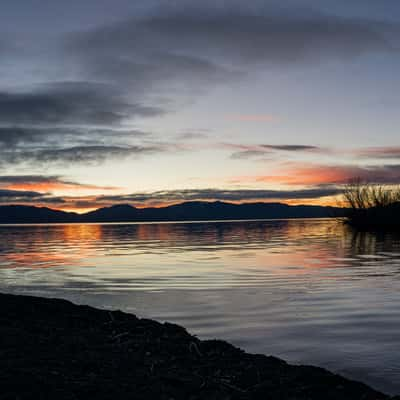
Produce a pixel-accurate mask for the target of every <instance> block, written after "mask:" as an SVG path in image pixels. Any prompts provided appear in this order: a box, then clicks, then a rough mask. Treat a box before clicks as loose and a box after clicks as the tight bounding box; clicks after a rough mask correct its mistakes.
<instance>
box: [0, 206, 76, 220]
mask: <svg viewBox="0 0 400 400" xmlns="http://www.w3.org/2000/svg"><path fill="white" fill-rule="evenodd" d="M79 217H80V215H79V214H75V213H68V212H65V211H59V210H52V209H50V208H46V207H33V206H20V205H11V206H0V223H1V224H30V223H48V222H78V219H79Z"/></svg>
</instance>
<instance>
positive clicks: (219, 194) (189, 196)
mask: <svg viewBox="0 0 400 400" xmlns="http://www.w3.org/2000/svg"><path fill="white" fill-rule="evenodd" d="M338 193H339V189H337V188H335V187H322V188H321V187H320V188H311V189H302V190H250V189H237V190H223V189H186V190H174V191H172V190H171V191H168V190H167V191H156V192H151V193H133V194H128V195H116V196H113V195H111V196H99V197H97V198H96V200H97V201H99V202H111V203H121V202H122V203H126V202H128V203H147V202H156V203H159V202H179V201H193V200H221V201H248V200H271V199H311V198H312V199H314V198H320V197H326V196H333V195H336V194H338Z"/></svg>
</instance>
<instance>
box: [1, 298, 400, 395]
mask: <svg viewBox="0 0 400 400" xmlns="http://www.w3.org/2000/svg"><path fill="white" fill-rule="evenodd" d="M0 304H1V313H0V320H1V323H0V330H1V341H0V354H1V355H2V356H1V358H0V364H1V368H0V387H1V390H2V392H1V395H0V397H1V398H2V399H7V400H8V399H9V400H11V399H12V400H15V399H19V400H26V399H35V400H41V399H49V400H50V399H52V400H54V399H57V400H64V399H65V400H67V399H68V400H72V399H98V400H102V399H112V400H119V399H121V400H122V399H124V400H125V399H139V400H141V399H150V400H151V399H161V400H164V399H165V400H170V399H175V400H190V399H192V400H196V399H198V400H200V399H204V400H206V399H207V400H213V399H215V400H217V399H218V400H219V399H221V400H229V399H241V400H247V399H269V400H275V399H276V400H278V399H279V400H295V399H296V400H306V399H307V400H321V399H325V400H358V399H359V400H389V399H392V400H394V399H397V400H398V399H399V398H398V397H396V398H395V397H393V398H391V397H389V396H386V395H385V394H382V393H379V392H377V391H375V390H373V389H371V388H369V387H368V386H367V385H364V384H362V383H358V382H355V381H351V380H348V379H346V378H343V377H341V376H339V375H335V374H333V373H331V372H329V371H327V370H324V369H322V368H317V367H311V366H293V365H289V364H287V363H286V362H284V361H282V360H280V359H278V358H275V357H269V356H264V355H254V354H247V353H245V352H243V351H242V350H240V349H238V348H236V347H234V346H232V345H231V344H229V343H227V342H224V341H220V340H207V341H205V340H199V339H198V338H197V337H195V336H192V335H190V334H189V333H187V331H186V330H185V329H184V328H182V327H180V326H177V325H173V324H169V323H164V324H161V323H158V322H155V321H152V320H148V319H139V318H137V317H136V316H134V315H131V314H126V313H123V312H121V311H107V310H99V309H95V308H92V307H89V306H77V305H74V304H72V303H70V302H68V301H66V300H58V299H45V298H40V297H29V296H16V295H10V294H0Z"/></svg>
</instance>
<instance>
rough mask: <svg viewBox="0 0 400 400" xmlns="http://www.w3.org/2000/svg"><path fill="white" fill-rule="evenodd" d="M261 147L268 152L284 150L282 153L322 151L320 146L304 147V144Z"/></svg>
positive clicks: (266, 145)
mask: <svg viewBox="0 0 400 400" xmlns="http://www.w3.org/2000/svg"><path fill="white" fill-rule="evenodd" d="M261 147H263V148H265V149H268V150H282V151H321V148H320V147H318V146H310V145H302V144H282V145H272V144H262V145H261Z"/></svg>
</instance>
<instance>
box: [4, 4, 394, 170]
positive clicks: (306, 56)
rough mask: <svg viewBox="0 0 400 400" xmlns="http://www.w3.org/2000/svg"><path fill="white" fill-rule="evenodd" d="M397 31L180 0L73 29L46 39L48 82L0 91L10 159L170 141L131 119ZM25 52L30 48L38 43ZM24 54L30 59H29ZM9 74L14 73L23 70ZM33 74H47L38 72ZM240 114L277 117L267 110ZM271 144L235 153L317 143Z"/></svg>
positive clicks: (78, 157)
mask: <svg viewBox="0 0 400 400" xmlns="http://www.w3.org/2000/svg"><path fill="white" fill-rule="evenodd" d="M275 3H276V2H275ZM145 8H146V7H145ZM391 29H392V27H391V26H390V25H389V24H385V23H381V22H376V21H370V20H365V19H361V18H360V19H356V18H344V17H340V16H335V15H326V14H323V13H318V12H315V11H314V12H310V10H309V9H307V10H306V9H304V10H301V9H300V8H298V7H296V8H293V7H286V8H284V7H280V6H279V7H278V6H277V5H276V4H273V3H271V2H268V3H267V4H266V3H265V2H256V3H252V4H251V5H244V4H243V2H233V3H230V4H229V5H228V4H225V3H223V2H222V3H221V2H212V1H206V2H204V3H203V2H202V4H201V5H193V4H190V3H188V2H181V1H178V2H173V3H171V2H167V3H163V6H160V3H159V2H156V3H155V6H154V7H153V8H152V7H150V8H149V7H147V8H146V11H145V12H144V11H142V12H137V13H136V14H135V15H134V16H132V17H130V18H129V17H128V18H126V19H125V20H124V21H117V22H114V23H112V24H110V25H108V26H102V27H95V28H92V27H91V28H89V29H87V30H85V31H80V32H73V33H69V34H67V36H66V37H65V39H64V40H63V41H62V42H57V43H56V45H57V46H56V47H57V49H56V50H54V49H51V50H43V49H42V50H41V51H43V55H44V56H45V55H46V54H47V55H48V56H49V58H48V59H49V60H51V65H48V64H49V63H48V62H47V63H45V62H44V61H41V62H39V63H38V64H37V55H35V56H34V57H33V61H34V65H33V66H32V69H34V70H35V71H36V69H37V70H40V71H41V72H43V71H45V72H46V74H44V75H40V76H47V79H48V80H49V82H44V83H41V84H36V85H35V86H32V84H30V85H29V86H28V85H27V84H25V86H24V84H22V85H21V86H19V87H18V88H17V87H16V86H15V87H14V88H12V87H8V88H7V89H4V88H3V89H2V90H0V159H1V164H2V165H3V166H4V165H5V164H6V163H9V164H11V163H23V162H30V163H34V162H38V163H46V164H47V163H53V162H59V161H60V160H61V161H68V162H79V163H84V162H88V163H92V162H98V161H99V160H100V161H102V160H105V159H106V158H108V157H125V156H131V155H145V154H153V153H155V152H157V151H166V149H165V148H163V149H158V150H157V149H156V148H154V147H157V146H152V145H148V144H146V143H142V142H140V143H134V144H133V143H132V142H131V138H132V137H131V136H129V135H125V134H124V132H123V131H124V130H127V129H126V126H129V125H128V124H131V123H132V121H135V120H137V119H140V118H146V117H148V118H154V117H160V116H163V115H164V114H165V113H168V112H171V111H176V110H177V109H180V108H181V107H182V106H184V105H185V104H187V103H188V101H189V102H190V101H192V99H196V98H198V97H199V96H201V95H202V93H203V92H204V91H206V90H209V89H212V88H214V87H215V86H216V85H220V84H224V83H226V82H232V80H237V79H238V78H241V77H243V76H245V75H246V74H251V73H252V72H257V71H258V70H260V69H262V68H264V67H265V66H266V65H279V66H281V65H292V64H293V63H299V62H301V63H310V62H316V61H317V62H319V61H320V60H325V59H326V60H330V59H332V58H333V59H342V60H346V59H349V58H352V57H354V56H357V55H359V54H364V53H368V52H377V51H392V50H393V46H392V44H391V43H390V41H389V39H388V35H387V33H388V31H391ZM54 40H55V41H57V40H58V38H57V39H54ZM29 42H30V41H29V40H28V41H27V42H24V43H29ZM24 43H22V44H21V46H22V47H23V45H24ZM36 46H37V48H39V47H40V45H38V44H35V49H36ZM0 47H1V43H0ZM25 50H26V54H27V57H28V58H29V57H31V56H32V51H29V49H25ZM0 51H1V50H0ZM18 51H19V52H20V53H19V55H17V56H15V57H17V58H15V60H19V62H21V60H22V59H23V56H24V55H23V54H22V53H23V51H24V49H23V48H18ZM46 51H47V53H46ZM21 52H22V53H21ZM55 52H57V58H56V57H55ZM40 54H42V53H40ZM13 57H14V56H13ZM21 57H22V58H21ZM12 60H13V59H11V61H12ZM43 60H46V57H43ZM25 61H26V62H25V65H28V66H29V65H30V63H29V59H26V60H25ZM11 64H13V63H12V62H11V63H10V65H11ZM23 67H24V66H23ZM21 68H22V67H21ZM21 70H23V68H22V69H21ZM49 71H50V72H49ZM6 72H7V73H8V75H9V76H12V77H13V78H14V79H15V77H16V76H17V75H18V73H16V75H13V72H12V71H11V72H10V71H6ZM24 76H25V75H24ZM31 80H32V81H33V79H31ZM34 80H35V82H37V81H38V79H37V78H36V75H35V79H34ZM238 117H239V118H241V119H244V120H260V119H262V120H269V119H270V116H269V115H257V114H255V115H247V114H244V115H239V116H238ZM110 132H111V133H112V132H114V133H115V134H116V135H115V136H113V135H112V134H110ZM136 138H138V136H136ZM190 139H191V138H189V137H187V138H186V140H190ZM192 139H193V138H192ZM84 141H85V142H84ZM266 146H268V145H266ZM261 147H262V146H261V145H260V146H258V148H257V149H253V148H243V149H237V150H236V151H237V152H240V151H243V153H242V154H239V153H238V154H236V155H233V158H247V157H253V156H258V155H260V154H261V153H260V152H262V151H263V150H265V151H278V150H281V151H308V150H310V151H311V150H312V149H306V148H300V147H298V148H295V147H293V148H290V147H289V146H269V147H264V149H262V148H261ZM171 148H172V147H170V148H169V149H171Z"/></svg>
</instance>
